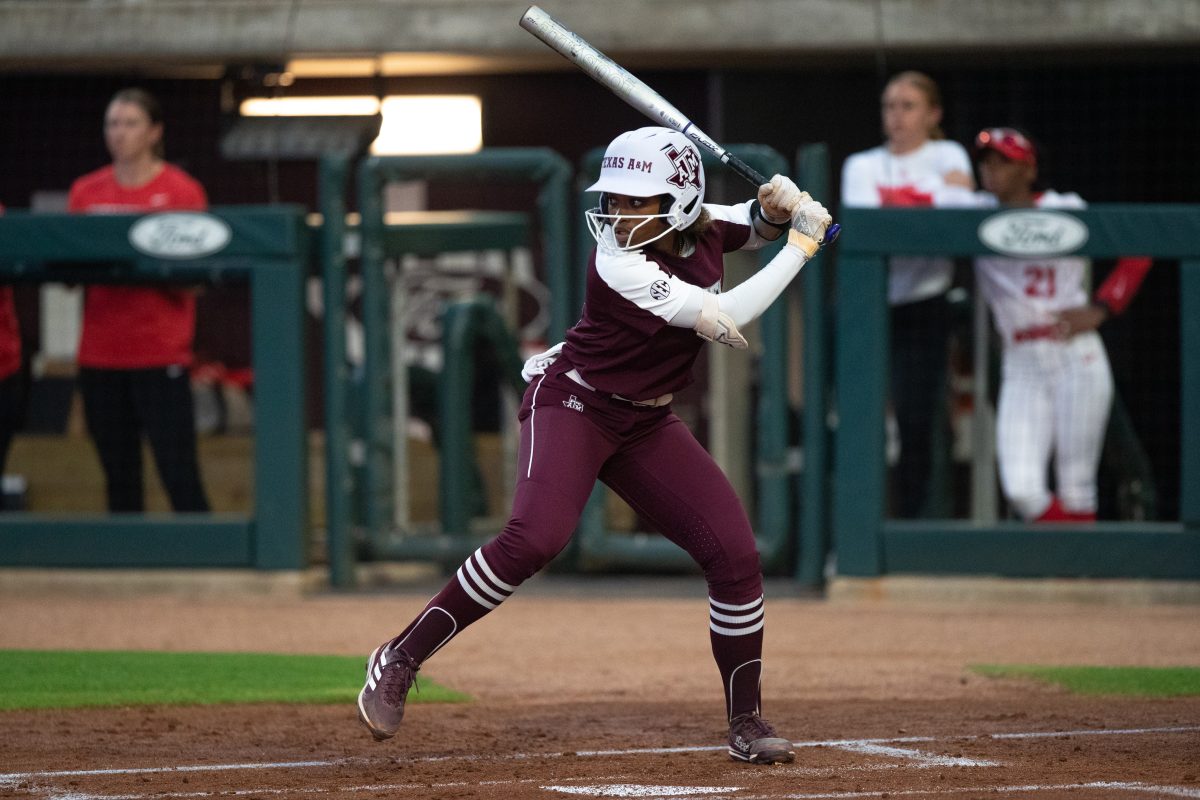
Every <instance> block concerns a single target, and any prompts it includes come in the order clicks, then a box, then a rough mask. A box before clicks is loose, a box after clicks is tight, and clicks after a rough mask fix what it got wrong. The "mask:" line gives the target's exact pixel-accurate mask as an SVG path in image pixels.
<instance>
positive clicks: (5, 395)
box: [0, 205, 25, 473]
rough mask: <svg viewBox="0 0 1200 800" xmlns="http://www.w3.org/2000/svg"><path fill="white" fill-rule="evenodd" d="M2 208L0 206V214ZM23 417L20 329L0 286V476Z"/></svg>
mask: <svg viewBox="0 0 1200 800" xmlns="http://www.w3.org/2000/svg"><path fill="white" fill-rule="evenodd" d="M3 213H4V206H3V205H0V214H3ZM24 416H25V380H24V376H23V375H22V373H21V328H20V325H19V324H18V323H17V309H16V305H15V304H14V303H13V289H12V287H11V286H0V473H2V472H4V464H5V462H7V461H8V447H9V445H10V444H12V439H13V434H14V433H16V431H17V429H18V428H20V427H21V422H22V421H23V419H24Z"/></svg>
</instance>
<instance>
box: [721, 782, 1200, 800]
mask: <svg viewBox="0 0 1200 800" xmlns="http://www.w3.org/2000/svg"><path fill="white" fill-rule="evenodd" d="M1082 789H1116V790H1118V791H1127V792H1133V793H1136V794H1152V795H1157V796H1159V797H1191V798H1200V789H1192V788H1189V787H1186V786H1159V785H1156V784H1152V783H1142V782H1133V781H1089V782H1086V783H1046V784H1029V785H1025V786H960V787H946V788H942V789H899V790H897V789H885V790H881V789H875V790H873V791H854V792H800V793H789V794H761V795H738V798H737V800H854V798H859V797H879V796H880V795H881V794H883V793H886V794H887V796H888V797H928V796H934V795H954V794H972V795H980V794H1033V793H1036V792H1063V791H1078V790H1082Z"/></svg>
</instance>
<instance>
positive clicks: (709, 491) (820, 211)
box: [358, 127, 832, 764]
mask: <svg viewBox="0 0 1200 800" xmlns="http://www.w3.org/2000/svg"><path fill="white" fill-rule="evenodd" d="M704 185H705V182H704V169H703V166H702V165H701V160H700V153H699V151H698V150H697V149H696V146H695V145H694V144H692V143H691V142H690V141H689V140H688V139H687V138H686V137H684V136H683V135H682V134H679V133H676V132H674V131H671V130H668V129H666V128H657V127H649V128H641V129H639V130H635V131H631V132H629V133H624V134H622V135H620V136H618V137H617V138H616V139H615V140H613V142H612V144H610V145H609V147H608V149H607V151H606V152H605V155H604V159H603V162H602V165H601V170H600V179H599V180H598V181H596V183H595V184H593V185H592V186H591V187H589V189H588V191H593V192H600V205H599V207H598V208H596V209H593V210H592V211H589V212H587V221H588V226H589V228H590V230H591V232H592V234H593V235H594V237H595V239H596V243H597V245H596V248H595V249H594V250H593V252H592V256H591V258H590V259H589V261H588V265H587V290H586V299H585V302H584V308H583V315H582V317H581V318H580V320H579V322H578V323H576V324H575V326H574V327H573V328H572V329H571V330H569V331H568V332H567V336H566V341H565V342H562V343H560V344H558V345H556V346H555V347H553V348H551V349H550V350H548V351H547V352H545V353H542V354H540V355H538V356H534V357H533V358H531V359H529V361H528V362H527V363H526V365H525V372H524V374H525V377H526V379H527V380H529V381H530V384H529V388H528V389H527V391H526V392H525V397H524V401H523V404H522V407H521V410H520V412H519V417H518V418H519V420H520V423H521V442H520V450H519V454H518V480H517V485H516V489H515V491H514V494H513V509H512V516H511V517H510V519H509V521H508V523H507V525H506V526H505V528H504V530H503V531H502V532H501V533H500V534H499V535H497V536H496V538H494V539H492V540H491V541H490V542H488V543H487V544H485V545H483V546H482V547H480V548H479V549H478V550H476V551H475V553H474V554H472V555H471V557H470V558H468V559H467V560H466V562H465V563H463V565H462V566H461V567H460V568H459V570H458V572H457V574H456V575H455V576H454V578H453V579H451V580H450V581H449V582H448V583H447V584H446V586H445V587H444V588H443V589H442V590H441V592H440V593H439V594H437V595H436V596H435V597H434V598H433V599H432V600H430V601H429V603H428V605H426V607H425V609H424V610H423V611H422V612H421V613H420V614H418V615H417V617H416V619H414V620H413V621H412V622H411V623H410V624H409V625H408V627H406V628H405V629H404V630H403V631H402V632H401V633H400V634H399V635H398V636H396V637H395V638H393V639H390V640H389V641H387V642H385V643H383V644H382V645H380V646H379V647H378V648H376V649H375V651H374V652H373V653H371V655H370V657H369V659H368V660H367V678H366V684H365V685H364V686H363V689H362V691H361V693H360V694H359V697H358V709H359V716H360V718H361V720H362V722H363V723H364V724H365V725H366V726H367V728H368V729H369V730H370V731H371V733H372V734H373V735H374V736H375V738H376V739H379V740H382V739H387V738H389V737H391V736H393V735H395V734H396V732H397V730H398V729H399V726H400V721H401V719H402V717H403V715H404V701H405V697H406V696H407V693H408V690H409V687H410V686H411V685H412V683H413V680H414V678H415V675H416V672H417V670H418V669H419V668H420V666H421V664H422V663H423V662H424V661H425V660H426V659H427V658H429V657H430V656H431V655H433V654H434V653H435V652H437V651H438V650H439V649H440V648H442V647H443V646H445V645H446V643H447V642H449V641H450V639H452V638H453V637H454V636H456V635H457V634H458V633H460V632H461V631H462V630H463V629H464V628H466V627H467V626H468V625H470V624H471V623H472V622H475V621H476V620H478V619H479V618H480V617H482V616H483V615H485V614H487V613H488V612H489V611H491V610H493V609H494V608H496V607H497V606H499V605H500V604H501V603H502V602H504V600H506V599H507V598H508V597H509V596H510V595H511V594H512V593H513V592H514V591H516V589H517V587H518V586H520V585H521V583H522V582H523V581H525V580H526V579H528V578H529V577H531V576H532V575H534V574H535V573H536V572H538V571H539V570H540V569H541V568H542V567H544V566H545V565H546V564H548V563H549V562H550V560H551V559H553V558H554V557H555V556H556V555H558V553H559V552H560V551H561V550H562V549H563V548H564V547H565V546H566V544H567V542H568V540H569V539H570V536H571V534H572V532H573V531H574V530H575V526H576V524H577V522H578V520H579V516H580V513H581V512H582V510H583V507H584V504H585V503H586V502H587V499H588V497H589V495H590V494H591V491H592V488H593V486H594V485H595V482H596V479H597V478H599V479H600V480H601V481H603V482H604V483H605V484H607V485H608V486H609V487H611V488H612V489H613V491H615V492H616V493H617V494H618V495H619V496H620V497H622V498H623V499H624V500H625V501H626V502H628V503H629V505H630V506H632V507H633V508H634V509H635V510H636V511H637V512H638V513H639V514H640V515H641V516H642V517H644V518H645V519H647V520H650V521H651V522H652V523H653V524H654V525H655V527H656V528H657V529H658V530H659V531H660V532H662V534H663V535H664V536H666V537H667V538H668V539H670V540H671V541H673V542H674V543H676V544H677V545H679V546H680V547H682V548H683V549H684V550H686V551H687V552H688V553H689V554H690V555H691V556H692V557H693V558H694V559H695V560H696V562H697V564H699V565H700V567H701V568H702V569H703V571H704V576H705V579H706V580H707V582H708V594H709V633H710V639H711V644H712V652H713V657H714V658H715V660H716V663H717V668H718V670H719V672H720V675H721V681H722V685H723V687H724V693H725V700H726V706H725V713H726V716H727V718H728V720H729V754H730V756H732V757H733V758H735V759H738V760H742V761H749V762H752V763H758V764H773V763H783V762H790V761H791V760H792V759H793V752H792V747H791V744H790V742H789V741H788V740H787V739H784V738H781V737H779V736H778V734H777V733H776V732H775V729H774V728H773V727H772V726H771V725H770V724H769V723H768V722H767V721H766V720H764V719H763V718H762V717H761V716H760V703H759V682H760V676H761V672H762V642H763V623H764V616H763V585H762V570H761V567H760V564H759V556H758V552H757V550H756V549H755V542H754V534H753V531H752V530H751V528H750V522H749V520H748V519H747V518H746V513H745V511H744V510H743V508H742V504H741V502H740V501H739V500H738V497H737V495H736V494H735V493H734V491H733V488H732V486H730V484H729V481H728V480H727V479H726V477H725V476H724V474H722V472H721V470H720V469H719V468H718V467H717V465H716V463H715V462H714V461H713V459H712V457H711V456H709V454H708V453H707V452H706V451H705V450H704V449H703V448H702V447H701V446H700V444H699V443H698V442H697V441H696V439H695V437H694V436H693V435H692V434H691V432H690V431H689V430H688V428H687V426H686V425H685V424H684V423H683V422H682V421H681V420H680V419H679V417H677V416H676V415H675V414H674V413H673V412H672V411H671V399H672V395H673V394H674V393H675V392H678V391H680V390H681V389H683V388H684V387H686V386H687V385H688V384H690V383H691V382H692V365H693V363H694V362H695V360H696V357H697V355H698V354H699V352H700V348H701V346H702V345H703V343H704V342H705V341H709V342H717V343H720V344H724V345H728V346H730V347H733V348H735V349H744V348H745V347H746V346H747V343H746V339H745V338H744V337H743V336H742V334H741V333H740V332H739V328H740V327H741V326H744V325H746V324H747V323H748V322H750V321H751V320H753V319H755V318H756V317H758V316H759V315H760V314H762V312H763V311H765V310H766V308H767V307H768V306H769V305H770V304H771V302H772V301H773V300H774V299H775V298H776V297H777V296H778V295H779V294H780V292H782V291H783V289H784V288H785V287H786V286H787V285H788V283H789V282H790V281H791V280H792V278H794V277H795V276H796V274H797V273H798V272H799V271H800V268H801V267H802V266H803V265H804V263H805V262H806V261H807V260H808V259H810V258H812V257H813V255H814V254H815V253H816V252H817V248H818V245H819V243H820V242H821V241H822V239H823V237H824V234H825V230H826V228H827V227H828V226H829V225H830V223H831V222H832V219H831V217H830V216H829V214H828V213H827V212H826V210H825V208H824V207H823V206H822V205H821V204H820V203H818V202H816V201H815V200H813V199H812V198H810V197H809V196H808V194H807V193H805V192H801V191H800V190H799V189H798V188H797V187H796V185H795V184H794V183H793V182H792V181H791V180H789V179H788V178H786V177H783V176H781V175H776V176H774V177H773V178H772V179H771V181H770V183H767V184H764V185H763V186H762V187H760V189H759V191H758V198H757V199H756V200H748V201H746V202H744V203H741V204H739V205H734V206H724V205H710V204H706V203H704ZM784 231H787V235H788V242H787V246H785V247H784V248H782V249H781V250H780V252H779V253H778V254H777V255H776V256H775V257H774V258H773V259H772V260H771V262H770V263H769V264H767V265H766V266H765V267H764V268H763V269H761V270H760V271H759V272H758V273H757V274H755V275H754V276H752V277H751V278H750V279H748V280H746V281H745V282H743V283H742V284H740V285H739V286H737V287H736V288H734V289H733V290H731V291H728V292H722V291H721V280H722V276H723V274H724V263H723V256H724V254H725V253H727V252H731V251H734V250H739V249H754V248H758V247H761V246H763V245H764V244H766V243H767V242H769V241H773V240H775V239H778V238H779V237H780V236H781V235H783V233H784ZM619 649H620V643H619V642H614V651H616V652H619Z"/></svg>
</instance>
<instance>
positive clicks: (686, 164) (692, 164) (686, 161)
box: [663, 145, 700, 189]
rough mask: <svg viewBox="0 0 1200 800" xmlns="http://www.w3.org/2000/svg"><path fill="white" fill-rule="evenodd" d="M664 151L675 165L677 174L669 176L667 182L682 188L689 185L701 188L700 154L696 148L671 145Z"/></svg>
mask: <svg viewBox="0 0 1200 800" xmlns="http://www.w3.org/2000/svg"><path fill="white" fill-rule="evenodd" d="M663 152H665V153H666V155H667V158H669V159H670V160H671V166H673V167H675V174H674V175H672V176H671V177H669V178H667V183H669V184H671V185H672V186H678V187H679V188H680V189H686V188H687V187H689V186H691V187H694V188H696V189H699V188H700V154H699V153H698V152H696V150H695V148H692V147H684V148H683V149H682V150H680V149H678V148H676V147H675V146H674V145H671V146H670V147H668V148H666V150H664V151H663Z"/></svg>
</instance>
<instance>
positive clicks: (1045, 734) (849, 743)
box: [0, 725, 1200, 786]
mask: <svg viewBox="0 0 1200 800" xmlns="http://www.w3.org/2000/svg"><path fill="white" fill-rule="evenodd" d="M1198 731H1200V725H1185V726H1169V727H1157V728H1097V729H1085V730H1074V731H1028V732H1022V733H995V734H986V733H985V734H969V735H965V736H901V737H889V738H874V739H830V740H822V741H805V742H793V743H792V746H793V747H833V748H839V749H852V748H856V747H858V748H861V747H866V746H872V745H886V744H888V743H898V744H917V743H929V742H937V741H947V740H955V741H962V740H980V739H1038V738H1062V737H1068V736H1115V735H1122V736H1139V735H1147V734H1153V733H1195V732H1198ZM725 749H726V747H725V746H724V745H721V746H716V747H709V746H694V747H640V748H627V749H620V750H577V751H573V752H572V753H570V754H567V753H562V752H557V753H513V754H508V755H499V756H480V755H464V756H428V757H421V758H408V759H399V758H397V759H388V761H390V762H391V763H394V764H397V765H404V764H426V763H435V762H442V761H461V762H474V761H512V760H525V759H554V758H564V757H568V755H573V756H575V757H579V758H596V757H606V756H609V757H611V756H636V755H663V754H671V753H702V752H713V751H718V750H725ZM906 752H909V753H912V752H914V751H906ZM915 752H919V751H915ZM365 763H370V764H374V763H378V759H367V758H339V759H322V760H307V761H276V762H248V763H239V764H190V765H182V766H168V767H117V768H107V769H78V770H43V771H33V772H8V773H0V786H7V785H12V784H14V783H19V782H21V781H29V780H39V779H46V778H68V777H70V778H74V777H87V776H103V775H154V774H162V773H196V772H233V771H242V770H271V769H302V768H319V767H335V766H346V765H348V764H365Z"/></svg>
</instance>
